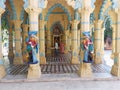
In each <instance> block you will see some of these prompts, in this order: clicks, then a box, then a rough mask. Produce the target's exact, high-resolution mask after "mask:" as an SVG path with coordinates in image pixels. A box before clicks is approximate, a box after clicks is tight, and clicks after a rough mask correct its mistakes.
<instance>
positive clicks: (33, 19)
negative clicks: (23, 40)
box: [25, 0, 41, 79]
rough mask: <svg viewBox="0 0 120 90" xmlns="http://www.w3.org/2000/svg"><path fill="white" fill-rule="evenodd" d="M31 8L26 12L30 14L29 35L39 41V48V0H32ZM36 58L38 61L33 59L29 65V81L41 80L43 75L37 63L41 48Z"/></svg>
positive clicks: (35, 54)
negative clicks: (33, 79)
mask: <svg viewBox="0 0 120 90" xmlns="http://www.w3.org/2000/svg"><path fill="white" fill-rule="evenodd" d="M29 4H30V6H29V7H28V8H26V9H25V10H26V12H27V13H28V14H29V24H30V25H29V35H34V36H35V37H38V38H36V39H37V44H38V46H39V33H38V30H39V29H38V15H39V14H40V12H41V9H40V8H38V0H34V1H33V0H32V1H31V0H30V3H29ZM34 56H35V57H36V59H37V60H34V59H33V63H31V64H29V69H28V75H27V78H28V79H32V78H40V75H41V69H40V66H39V63H36V62H37V61H38V62H39V47H38V52H36V53H34Z"/></svg>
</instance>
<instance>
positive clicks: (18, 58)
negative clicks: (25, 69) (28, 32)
mask: <svg viewBox="0 0 120 90" xmlns="http://www.w3.org/2000/svg"><path fill="white" fill-rule="evenodd" d="M13 23H14V30H15V56H14V61H13V62H14V64H15V65H16V64H23V58H22V41H21V40H22V39H21V24H22V21H21V20H14V21H13Z"/></svg>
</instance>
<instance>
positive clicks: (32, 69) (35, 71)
mask: <svg viewBox="0 0 120 90" xmlns="http://www.w3.org/2000/svg"><path fill="white" fill-rule="evenodd" d="M40 76H41V69H40V65H39V64H30V65H29V69H28V75H27V78H28V79H36V78H40Z"/></svg>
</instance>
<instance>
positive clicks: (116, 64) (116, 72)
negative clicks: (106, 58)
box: [111, 8, 120, 77]
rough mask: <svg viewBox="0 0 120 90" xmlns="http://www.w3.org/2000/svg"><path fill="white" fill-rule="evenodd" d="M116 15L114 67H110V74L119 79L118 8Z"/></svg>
mask: <svg viewBox="0 0 120 90" xmlns="http://www.w3.org/2000/svg"><path fill="white" fill-rule="evenodd" d="M115 11H116V14H117V22H116V23H117V28H116V30H115V34H116V38H115V52H114V65H113V66H112V70H111V73H112V74H113V75H115V76H118V77H120V24H119V22H120V13H119V12H120V8H118V9H116V10H115Z"/></svg>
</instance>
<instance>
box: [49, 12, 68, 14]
mask: <svg viewBox="0 0 120 90" xmlns="http://www.w3.org/2000/svg"><path fill="white" fill-rule="evenodd" d="M50 14H66V13H65V12H51V13H50Z"/></svg>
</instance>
